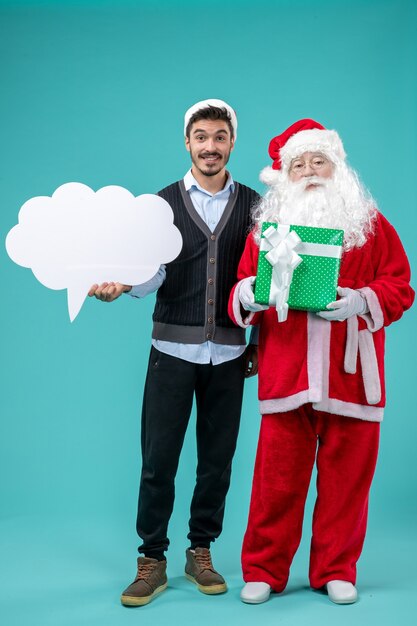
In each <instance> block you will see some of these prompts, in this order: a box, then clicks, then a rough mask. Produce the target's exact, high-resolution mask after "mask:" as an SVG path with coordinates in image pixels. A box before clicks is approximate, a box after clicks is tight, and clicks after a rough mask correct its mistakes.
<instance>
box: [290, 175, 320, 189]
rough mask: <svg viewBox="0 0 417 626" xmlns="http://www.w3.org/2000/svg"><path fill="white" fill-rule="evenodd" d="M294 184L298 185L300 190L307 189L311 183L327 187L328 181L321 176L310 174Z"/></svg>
mask: <svg viewBox="0 0 417 626" xmlns="http://www.w3.org/2000/svg"><path fill="white" fill-rule="evenodd" d="M294 185H296V186H297V189H298V190H299V191H305V190H306V189H307V187H309V186H310V185H314V186H315V187H325V186H326V181H325V179H323V178H321V177H320V176H308V177H306V178H303V179H302V180H300V181H299V182H297V183H294Z"/></svg>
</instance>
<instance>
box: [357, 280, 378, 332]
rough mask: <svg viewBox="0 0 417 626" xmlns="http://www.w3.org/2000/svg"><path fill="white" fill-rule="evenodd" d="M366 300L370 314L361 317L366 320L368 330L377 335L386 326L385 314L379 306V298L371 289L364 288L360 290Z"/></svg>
mask: <svg viewBox="0 0 417 626" xmlns="http://www.w3.org/2000/svg"><path fill="white" fill-rule="evenodd" d="M358 291H360V292H361V294H362V295H363V296H364V298H365V300H366V304H367V305H368V309H369V312H368V313H364V314H363V315H360V317H362V319H364V320H365V322H366V325H367V327H368V330H369V331H371V333H375V332H376V331H377V330H379V329H380V328H382V327H383V325H384V313H383V311H382V309H381V305H380V304H379V300H378V296H377V295H376V293H375V291H373V289H371V288H370V287H362V288H361V289H358Z"/></svg>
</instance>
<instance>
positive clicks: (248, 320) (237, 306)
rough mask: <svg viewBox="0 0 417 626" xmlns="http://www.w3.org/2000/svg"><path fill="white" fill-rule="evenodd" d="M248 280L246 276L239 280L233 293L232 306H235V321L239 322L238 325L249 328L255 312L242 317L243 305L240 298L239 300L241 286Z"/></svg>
mask: <svg viewBox="0 0 417 626" xmlns="http://www.w3.org/2000/svg"><path fill="white" fill-rule="evenodd" d="M245 280H246V278H244V279H243V280H241V281H239V282H238V283H237V285H236V287H235V291H234V293H233V301H232V306H233V315H234V318H235V322H236V324H238V326H240V327H241V328H247V327H248V326H250V323H251V321H252V319H253V317H254V315H255V313H252V312H249V311H248V314H247V316H246V317H244V318H243V317H242V313H241V305H240V300H239V291H240V286H241V284H242V283H243V282H244V281H245Z"/></svg>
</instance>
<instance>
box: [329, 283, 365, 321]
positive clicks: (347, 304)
mask: <svg viewBox="0 0 417 626" xmlns="http://www.w3.org/2000/svg"><path fill="white" fill-rule="evenodd" d="M337 293H338V294H339V296H342V297H341V298H340V300H336V302H330V304H328V305H327V307H326V308H327V309H334V310H332V311H319V312H318V313H317V315H320V317H324V319H325V320H330V321H332V320H335V321H337V322H342V321H343V320H346V319H347V318H348V317H352V315H364V314H365V313H368V311H369V308H368V305H367V303H366V300H365V298H364V296H362V294H361V292H360V291H357V290H356V289H349V287H338V288H337Z"/></svg>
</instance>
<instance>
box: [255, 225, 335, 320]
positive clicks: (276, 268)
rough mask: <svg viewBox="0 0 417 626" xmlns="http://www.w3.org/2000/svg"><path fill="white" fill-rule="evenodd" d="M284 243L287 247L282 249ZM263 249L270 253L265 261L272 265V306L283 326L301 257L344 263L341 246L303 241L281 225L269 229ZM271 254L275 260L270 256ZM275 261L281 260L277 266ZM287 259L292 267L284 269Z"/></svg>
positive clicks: (264, 236)
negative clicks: (341, 260) (290, 291)
mask: <svg viewBox="0 0 417 626" xmlns="http://www.w3.org/2000/svg"><path fill="white" fill-rule="evenodd" d="M281 243H282V244H283V246H282V247H281V248H280V246H281ZM260 249H261V250H262V251H264V252H267V253H268V254H266V255H265V258H266V259H267V260H268V261H269V263H270V264H271V265H272V280H271V290H270V297H269V304H276V306H277V312H278V321H280V322H281V321H283V322H285V320H286V319H287V315H288V297H289V290H290V287H291V281H292V276H293V272H294V270H295V268H296V267H298V265H299V264H300V263H301V262H302V259H301V258H300V257H299V255H300V254H304V255H313V256H324V257H330V258H333V259H340V257H341V255H342V246H340V245H333V244H327V243H312V242H305V241H301V239H300V237H299V236H298V235H297V233H296V232H295V231H290V226H289V225H288V224H278V227H277V228H275V227H274V226H270V227H269V228H267V229H266V230H265V232H264V233H263V237H262V238H261V245H260ZM295 249H297V252H295ZM271 253H272V254H271ZM270 254H271V256H269V255H270ZM275 259H277V263H275ZM285 259H288V267H287V266H285V267H284V265H285Z"/></svg>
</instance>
